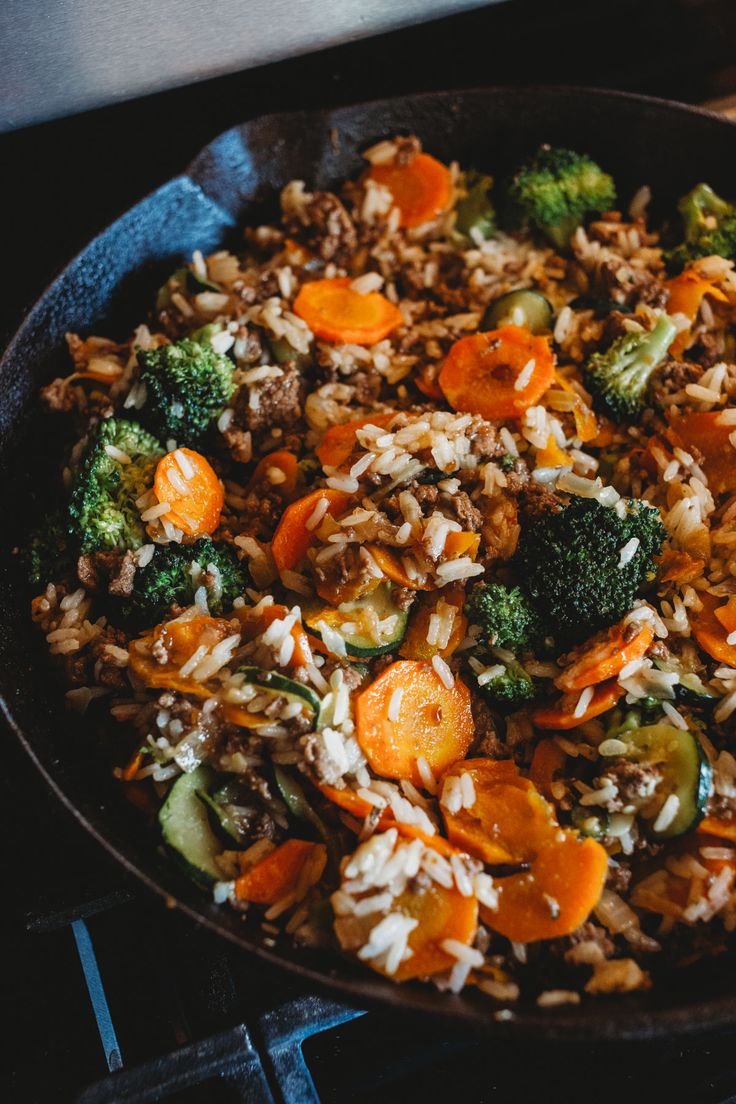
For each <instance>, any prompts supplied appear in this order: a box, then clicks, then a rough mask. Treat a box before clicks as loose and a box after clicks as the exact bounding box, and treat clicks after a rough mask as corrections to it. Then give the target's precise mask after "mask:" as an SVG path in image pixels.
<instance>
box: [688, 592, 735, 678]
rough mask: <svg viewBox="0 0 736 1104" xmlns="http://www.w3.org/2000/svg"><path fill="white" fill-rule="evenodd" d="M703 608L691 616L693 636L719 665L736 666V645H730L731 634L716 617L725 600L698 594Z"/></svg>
mask: <svg viewBox="0 0 736 1104" xmlns="http://www.w3.org/2000/svg"><path fill="white" fill-rule="evenodd" d="M698 597H699V598H700V601H701V602H702V603H703V608H702V609H701V610H698V611H697V613H696V612H692V613H691V614H690V627H691V629H692V633H693V636H694V637H695V639H696V640H697V642H698V644H699V645H700V647H701V648H702V649H703V651H704V652H707V653H708V655H709V656H710V657H711V658H712V659H716V660H718V662H719V663H725V664H726V666H728V667H733V666H735V665H736V644H729V643H728V636H729V633H728V631H727V630H726V628H725V627H724V625H723V624H722V623H721V621H720V620H719V619H718V617H716V610H717V609H718V607H719V606H723V600H722V599H721V598H716V597H715V595H713V594H709V593H708V592H707V591H700V592H699V593H698Z"/></svg>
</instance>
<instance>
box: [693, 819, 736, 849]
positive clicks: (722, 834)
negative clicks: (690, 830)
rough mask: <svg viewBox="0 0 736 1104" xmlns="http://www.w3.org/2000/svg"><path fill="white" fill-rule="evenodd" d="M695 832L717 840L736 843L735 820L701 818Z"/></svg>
mask: <svg viewBox="0 0 736 1104" xmlns="http://www.w3.org/2000/svg"><path fill="white" fill-rule="evenodd" d="M696 831H698V832H701V833H703V834H704V835H709V836H717V837H718V839H726V840H733V841H734V842H735V843H736V820H724V819H723V818H722V817H717V816H707V817H703V819H702V820H701V822H700V824H699V825H698V827H697V829H696Z"/></svg>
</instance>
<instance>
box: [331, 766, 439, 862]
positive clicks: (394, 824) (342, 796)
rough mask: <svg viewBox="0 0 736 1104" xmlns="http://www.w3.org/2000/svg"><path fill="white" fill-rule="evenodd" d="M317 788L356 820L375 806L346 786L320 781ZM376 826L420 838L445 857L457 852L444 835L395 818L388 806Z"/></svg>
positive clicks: (383, 810)
mask: <svg viewBox="0 0 736 1104" xmlns="http://www.w3.org/2000/svg"><path fill="white" fill-rule="evenodd" d="M318 789H319V790H320V792H321V793H323V794H324V796H325V797H326V798H327V799H328V800H329V801H332V802H334V804H335V805H337V806H338V807H339V808H340V809H344V810H345V812H346V813H350V816H351V817H354V818H355V819H356V820H358V821H363V820H365V818H366V817H367V816H368V815H369V813H370V812H371V811H372V810H373V809H374V808H375V805H371V803H370V801H366V799H365V798H364V797H361V796H360V794H359V793H356V791H355V790H351V789H349V788H348V787H347V786H346V787H345V788H344V789H338V787H337V786H330V785H328V784H327V783H326V782H320V783H318ZM376 826H377V827H378V828H380V829H381V830H384V829H387V828H395V829H396V830H397V832H398V833H399V835H401V836H406V837H408V838H409V839H420V840H421V841H422V843H425V844H426V845H427V847H431V848H432V850H433V851H438V852H439V853H440V855H444V856H445V858H449V856H450V855H457V854H459V852H458V849H457V848H456V847H453V846H452V844H451V843H450V842H449V841H448V840H446V839H445V837H444V836H440V835H434V836H430V835H428V834H427V832H423V831H422V829H421V828H417V826H416V825H415V824H405V823H404V822H403V821H399V820H396V818H395V817H394V815H393V813H392V812H391V810H390V809H389V808H386V809H382V810H381V815H380V816H379V818H378V821H377V825H376Z"/></svg>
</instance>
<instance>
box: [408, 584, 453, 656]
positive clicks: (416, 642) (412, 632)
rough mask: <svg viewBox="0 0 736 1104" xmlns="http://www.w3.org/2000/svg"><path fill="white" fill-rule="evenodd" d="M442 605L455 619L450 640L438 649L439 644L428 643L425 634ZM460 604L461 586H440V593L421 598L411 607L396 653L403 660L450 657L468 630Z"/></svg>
mask: <svg viewBox="0 0 736 1104" xmlns="http://www.w3.org/2000/svg"><path fill="white" fill-rule="evenodd" d="M443 602H444V603H446V604H447V605H448V606H451V607H452V608H453V609H454V611H455V616H454V618H453V622H452V629H451V630H450V638H449V640H448V641H447V644H446V645H445V646H444V647H442V648H441V647H440V646H439V644H430V643H429V642H428V640H427V633H428V632H429V623H430V619H431V617H432V615H433V614H437V610H438V607H439V606H440V603H443ZM464 604H465V591H464V589H463V588H462V587H443V588H442V590H440V591H435V592H433V593H431V594H426V595H423V596H422V597H421V598H420V599H419V601H418V602H415V603H414V606H413V607H412V611H411V616H410V619H409V628H408V630H407V633H406V636H405V637H404V640H403V643H402V645H401V647H400V648H399V654H400V655H401V656H403V658H404V659H431V658H432V656H435V655H439V656H442V658H443V659H447V658H448V656H451V655H452V654H453V652H454V651H455V650H456V649H457V647H458V645H459V644H461V643H462V641H463V640H464V639H465V634H466V632H467V631H468V619H467V617H466V616H465V614H464V612H463V606H464Z"/></svg>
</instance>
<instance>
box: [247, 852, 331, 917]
mask: <svg viewBox="0 0 736 1104" xmlns="http://www.w3.org/2000/svg"><path fill="white" fill-rule="evenodd" d="M307 862H310V863H314V865H315V870H314V871H312V872H311V881H310V884H314V882H317V881H319V878H320V877H321V873H322V871H321V870H319V866H320V864H321V866H322V870H324V868H325V864H326V862H327V848H326V847H325V845H324V844H323V843H311V842H310V841H309V840H297V839H288V840H286V842H285V843H282V844H281V846H280V847H277V848H276V849H275V850H274V851H271V852H270V853H269V854H268V855H266V857H265V858H264V859H261V860H260V862H257V863H256V864H255V866H252V867H251V868H250V870H246V871H245V873H243V874H241V875H240V877H239V878H236V879H235V896H236V897H237V898H238V899H239V900H241V901H252V902H253V903H254V904H258V905H273V904H274V903H275V902H276V901H279V900H280V899H281V898H282V897H285V896H286V895H287V894H289V893H293V892H294V890H295V889H296V887H297V885H298V883H299V881H300V878H301V877H302V874H303V871H304V868H305V866H306V864H307ZM314 875H316V876H314Z"/></svg>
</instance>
